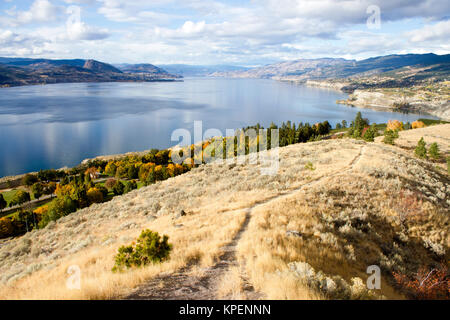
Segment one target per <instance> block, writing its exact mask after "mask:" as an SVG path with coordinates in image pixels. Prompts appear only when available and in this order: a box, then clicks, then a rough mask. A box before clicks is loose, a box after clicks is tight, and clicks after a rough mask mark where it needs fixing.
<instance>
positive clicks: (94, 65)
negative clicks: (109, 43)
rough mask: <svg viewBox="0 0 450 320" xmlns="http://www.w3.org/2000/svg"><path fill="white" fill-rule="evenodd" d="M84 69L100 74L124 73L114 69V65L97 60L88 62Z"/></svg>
mask: <svg viewBox="0 0 450 320" xmlns="http://www.w3.org/2000/svg"><path fill="white" fill-rule="evenodd" d="M83 68H84V69H88V70H91V71H94V72H100V73H122V71H120V70H119V69H117V68H115V67H113V66H112V65H109V64H106V63H103V62H98V61H95V60H86V62H85V63H84V66H83Z"/></svg>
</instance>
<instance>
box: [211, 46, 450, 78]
mask: <svg viewBox="0 0 450 320" xmlns="http://www.w3.org/2000/svg"><path fill="white" fill-rule="evenodd" d="M438 65H441V66H442V65H444V69H445V70H449V68H448V67H449V66H450V54H447V55H436V54H433V53H429V54H405V55H388V56H381V57H374V58H369V59H365V60H360V61H357V60H347V59H341V58H338V59H334V58H321V59H299V60H294V61H288V62H280V63H276V64H270V65H266V66H262V67H258V68H252V69H248V70H236V71H226V72H214V73H212V74H211V76H215V77H233V78H269V79H281V80H283V79H286V78H289V79H292V80H299V81H301V80H304V81H306V80H319V79H343V78H350V77H365V76H371V75H377V74H381V73H384V72H389V71H393V70H397V69H401V68H405V67H411V66H415V67H428V66H438ZM441 71H442V67H441Z"/></svg>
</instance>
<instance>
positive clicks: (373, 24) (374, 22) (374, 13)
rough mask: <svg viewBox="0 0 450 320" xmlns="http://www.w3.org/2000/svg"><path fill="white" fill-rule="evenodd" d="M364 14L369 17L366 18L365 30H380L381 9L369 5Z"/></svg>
mask: <svg viewBox="0 0 450 320" xmlns="http://www.w3.org/2000/svg"><path fill="white" fill-rule="evenodd" d="M366 13H367V14H369V15H370V16H369V17H368V18H367V22H366V25H367V28H369V29H371V30H373V29H376V30H378V29H380V28H381V9H380V7H379V6H377V5H374V4H373V5H370V6H368V7H367V10H366Z"/></svg>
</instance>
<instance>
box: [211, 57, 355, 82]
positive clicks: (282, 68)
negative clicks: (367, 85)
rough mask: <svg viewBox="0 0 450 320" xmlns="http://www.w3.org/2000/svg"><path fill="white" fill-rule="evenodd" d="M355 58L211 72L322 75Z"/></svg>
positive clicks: (247, 75) (259, 75) (245, 75)
mask: <svg viewBox="0 0 450 320" xmlns="http://www.w3.org/2000/svg"><path fill="white" fill-rule="evenodd" d="M354 62H355V61H354V60H345V59H333V58H321V59H299V60H294V61H287V62H280V63H275V64H269V65H266V66H263V67H257V68H252V69H248V70H244V71H241V70H236V71H228V72H214V73H213V74H211V75H212V76H216V77H221V76H225V77H235V78H273V77H281V76H300V75H310V76H312V75H317V76H319V75H321V74H322V73H323V71H322V70H323V69H324V68H327V67H337V66H344V65H348V66H350V65H352V64H353V63H354Z"/></svg>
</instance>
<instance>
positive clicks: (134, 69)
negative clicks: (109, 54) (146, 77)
mask: <svg viewBox="0 0 450 320" xmlns="http://www.w3.org/2000/svg"><path fill="white" fill-rule="evenodd" d="M117 67H118V68H119V69H120V70H121V71H123V72H125V73H136V74H139V73H141V74H151V75H154V76H159V77H169V78H170V77H176V78H182V77H181V76H175V75H173V74H170V73H169V72H167V71H166V70H164V69H162V68H159V67H157V66H154V65H152V64H149V63H141V64H120V65H117ZM177 74H178V73H177Z"/></svg>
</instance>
